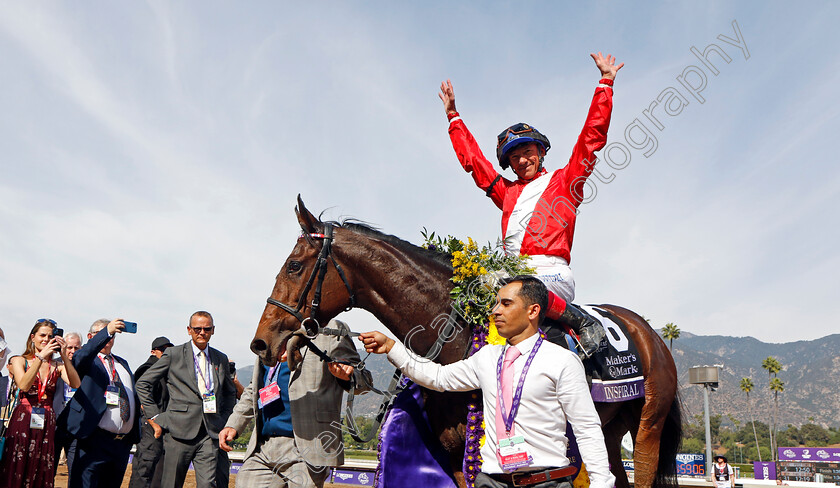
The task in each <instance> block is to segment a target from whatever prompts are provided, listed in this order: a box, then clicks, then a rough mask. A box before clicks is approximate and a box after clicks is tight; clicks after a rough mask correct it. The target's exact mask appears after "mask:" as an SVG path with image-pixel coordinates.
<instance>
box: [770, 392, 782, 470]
mask: <svg viewBox="0 0 840 488" xmlns="http://www.w3.org/2000/svg"><path fill="white" fill-rule="evenodd" d="M770 391H772V392H773V404H774V408H773V439H774V440H775V438H776V435H777V432H776V417H778V415H779V393H782V392H784V391H785V383H784V382H783V381H782V380H780V379H779V378H773V379H772V380H770ZM776 451H778V447H776V448H774V451H773V455H774V458H773V459H776V458H775V456H777V455H778V452H776Z"/></svg>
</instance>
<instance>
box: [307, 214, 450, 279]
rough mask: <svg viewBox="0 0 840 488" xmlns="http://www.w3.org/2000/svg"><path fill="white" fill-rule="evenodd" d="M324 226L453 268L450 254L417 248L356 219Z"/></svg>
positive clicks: (347, 219)
mask: <svg viewBox="0 0 840 488" xmlns="http://www.w3.org/2000/svg"><path fill="white" fill-rule="evenodd" d="M322 223H324V224H332V225H335V226H337V227H341V228H342V229H347V230H349V231H352V232H355V233H357V234H361V235H363V236H367V237H371V238H373V239H377V240H380V241H384V242H387V243H388V244H391V245H392V246H394V247H396V248H397V249H400V250H402V251H406V252H408V253H411V254H415V255H419V256H420V257H424V258H426V259H429V260H432V261H435V262H436V263H438V264H442V265H444V266H446V267H448V268H451V267H452V256H451V255H450V254H448V253H444V252H440V251H432V250H430V249H426V248H424V247H420V246H417V245H415V244H412V243H410V242H408V241H406V240H403V239H400V238H399V237H397V236H394V235H391V234H386V233H384V232H382V231H381V230H379V229H378V228H376V227H374V226H373V225H371V224H369V223H367V222H364V221H361V220H358V219H354V218H346V219H343V220H341V221H340V222H334V221H333V222H322Z"/></svg>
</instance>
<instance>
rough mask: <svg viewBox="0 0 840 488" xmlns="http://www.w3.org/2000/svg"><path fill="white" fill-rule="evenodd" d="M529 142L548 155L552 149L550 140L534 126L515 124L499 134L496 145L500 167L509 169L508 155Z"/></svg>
mask: <svg viewBox="0 0 840 488" xmlns="http://www.w3.org/2000/svg"><path fill="white" fill-rule="evenodd" d="M529 142H536V143H537V144H539V145H540V146H542V148H543V150H544V151H545V152H546V153H547V152H548V150H549V149H551V143H550V142H548V138H547V137H546V136H544V135H542V134H541V133H540V131H538V130H537V129H536V128H535V127H534V126H532V125H528V124H525V123H522V122H520V123H518V124H514V125H512V126H510V127H508V128H507V129H505V130H504V131H502V133H501V134H499V137H498V143H497V144H496V157H497V158H498V159H499V166H501V167H502V169H508V167H509V166H510V162H508V157H507V156H508V153H509V152H510V151H511V150H512V149H513V148H515V147H517V146H520V145H522V144H527V143H529Z"/></svg>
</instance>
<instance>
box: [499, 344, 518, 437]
mask: <svg viewBox="0 0 840 488" xmlns="http://www.w3.org/2000/svg"><path fill="white" fill-rule="evenodd" d="M521 355H522V353H521V352H519V349H517V348H516V347H514V346H508V348H507V351H505V361H504V362H503V363H502V397H503V398H504V400H505V408H507V412H502V407H501V405H500V403H499V400H498V398H497V399H496V440H497V441H498V440H501V439H504V438H506V437H507V433H506V432H505V414H507V413H509V412H510V409H511V403H512V401H513V362H514V361H516V358H518V357H519V356H521ZM510 435H511V436H512V435H513V426H511V429H510Z"/></svg>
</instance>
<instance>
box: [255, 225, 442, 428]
mask: <svg viewBox="0 0 840 488" xmlns="http://www.w3.org/2000/svg"><path fill="white" fill-rule="evenodd" d="M333 231H334V226H333V225H331V224H330V225H327V226H326V228H325V229H324V233H323V234H319V233H310V234H308V235H307V234H304V235H301V236H300V238H305V237H310V238H314V239H323V240H324V244H323V246H322V247H321V251H320V252H319V253H318V260H317V262H316V263H315V267H314V268H312V273H310V275H309V279H308V280H307V281H306V286H304V288H303V290H302V291H301V294H300V297H298V300H297V304H296V305H295V306H294V307H292V306H291V305H287V304H285V303H283V302H281V301H279V300H275V299H274V298H272V297H268V298H267V299H266V302H267V303H268V304H269V305H274V306H275V307H278V308H280V309H282V310H284V311H285V312H288V313H289V314H291V315H292V316H293V317H294V318H296V319H297V320H298V322H300V325H301V327H303V328H304V330H305V332H306V334H305V336H304V337H305V340H304V345H305V346H306V347H307V348H309V349H310V350H311V351H312V352H313V353H314V354H315V355H316V356H318V357H319V358H320V359H321V360H322V361H324V362H326V363H331V362H333V363H340V364H347V365H349V366H353V368H354V369H355V368H359V369H362V370H364V369H365V360H366V359H367V358H368V357H369V356H370V353H368V355H367V356H365V359H362V360H359V361H358V362H355V364H354V362H353V361H346V360H335V359H332V358H331V357H330V356H329V355H328V354H327V353H326V352H325V351H323V350H322V349H321V348H319V347H318V346H316V345H315V344H313V343H312V339H314V338H315V337H317V336H318V334H324V335H332V336H336V337H337V338H338V339H339V340H340V339H341V338H342V337H358V336H359V333H358V332H351V331H350V330H348V329H331V328H328V327H321V324H320V323H318V319H317V318H315V315H316V314H317V313H318V309H319V307H320V306H321V288H322V286H323V284H324V277H325V276H326V274H327V266H328V265H329V262H332V264H333V266H335V269H336V271H338V275H339V276H340V277H341V281H343V282H344V287H345V288H347V294H348V295H349V296H350V305H349V306H348V307H347V308H345V309H344V311H345V312H346V311H349V310H351V309H353V307H355V306H356V296H355V294H354V293H353V288H352V287H351V286H350V283H349V282H348V281H347V277H346V276H345V275H344V270H343V269H342V268H341V265H340V264H338V262H336V260H335V258H334V257H333V255H332V241H333ZM313 284H314V285H315V294H314V295H313V297H312V302H311V304H310V310H311V311H310V314H309V317H304V316H303V314H302V313H301V310H302V309H303V307H304V304H305V303H306V296H307V295H308V294H309V291H310V290H311V289H312V286H313ZM456 315H457V312H456V310H455V308H454V306H453V307H452V310H451V312H450V313H449V317H448V318H447V320H446V325H445V326H444V327H443V329H442V330H441V331H440V333H439V334H438V337H437V340H436V341H435V343H434V344H433V345H432V348H431V349H429V352H428V353H427V354H426V356H425V357H426V359H428V360H430V361H433V360H434V359H435V358H437V356H438V355H439V354H440V352H441V351H442V350H443V346H444V345H445V344H446V343H447V342H449V341H450V340H451V339H452V337H454V335H453V333H454V330H455V326H456V325H457V323H456ZM310 324H311V325H310ZM406 386H407V382H406V381H403V375H402V373H401V372H400V370H399V369H395V370H394V374H393V376H392V377H391V383H390V384H389V385H388V389H387V390H385V391H382V390H379V389H377V388H375V387H374V386H373V385H370V391H372V392H373V393H375V394H377V395H382V396H383V399H382V403H381V404H380V405H379V410H378V411H377V413H376V418H375V419H374V422H373V428H372V429H371V430H370V432H369V433H368V435H366V436H364V437H362V436H360V435H359V432H360V430H359V428H358V426H357V425H356V418H355V417H354V416H353V399H354V397H355V392H354V389H353V388H351V389H350V390H349V391H348V392H347V409H346V415H345V421H346V422H347V427H348V428H349V430H350V432H349V433H350V435H351V437H353V440H355V441H356V442H362V443H364V442H368V441H369V440H371V439H373V436H374V435H376V431H377V430H379V426H380V425H381V423H382V421H383V420H384V419H385V414H386V413H387V412H388V410H389V409H390V408H391V405H392V404H393V403H394V400H395V399H396V397H397V395H399V394H400V393H402V391H403V390H404V389H405V388H406Z"/></svg>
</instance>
